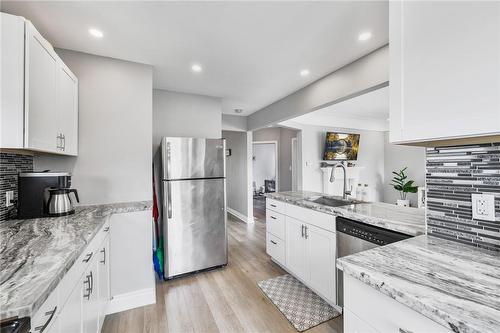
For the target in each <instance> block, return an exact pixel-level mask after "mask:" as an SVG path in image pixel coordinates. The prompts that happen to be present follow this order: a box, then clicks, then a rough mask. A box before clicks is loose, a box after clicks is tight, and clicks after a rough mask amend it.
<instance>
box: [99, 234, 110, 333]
mask: <svg viewBox="0 0 500 333" xmlns="http://www.w3.org/2000/svg"><path fill="white" fill-rule="evenodd" d="M98 258H99V265H98V276H99V278H98V280H99V288H98V289H99V330H100V328H101V327H102V324H103V323H104V317H105V316H106V306H107V305H108V301H109V237H106V239H105V240H104V242H103V243H102V245H101V247H100V249H99V256H98Z"/></svg>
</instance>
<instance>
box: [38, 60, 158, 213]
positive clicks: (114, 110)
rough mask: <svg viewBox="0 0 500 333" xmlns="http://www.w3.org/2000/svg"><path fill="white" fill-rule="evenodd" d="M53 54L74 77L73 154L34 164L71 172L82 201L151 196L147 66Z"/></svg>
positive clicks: (41, 157) (40, 158)
mask: <svg viewBox="0 0 500 333" xmlns="http://www.w3.org/2000/svg"><path fill="white" fill-rule="evenodd" d="M57 53H58V54H59V55H60V56H61V58H62V59H63V61H64V62H65V63H66V64H67V65H68V67H69V68H70V69H71V70H72V71H73V72H74V73H75V75H76V76H77V77H78V80H79V101H78V106H79V149H78V154H79V155H78V156H77V157H64V156H56V155H39V156H36V157H35V158H34V168H35V169H36V170H44V169H51V170H60V171H69V172H71V173H72V174H73V178H72V183H73V184H72V185H73V187H74V188H77V189H78V192H79V194H80V201H81V203H82V204H103V203H113V202H126V201H139V200H151V199H152V194H151V158H152V156H151V137H152V125H151V124H152V91H153V87H152V85H153V75H152V67H151V66H147V65H142V64H137V63H133V62H128V61H122V60H116V59H112V58H105V57H100V56H95V55H89V54H85V53H80V52H74V51H67V50H57Z"/></svg>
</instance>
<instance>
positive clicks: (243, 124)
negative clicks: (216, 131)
mask: <svg viewBox="0 0 500 333" xmlns="http://www.w3.org/2000/svg"><path fill="white" fill-rule="evenodd" d="M247 127H248V126H247V117H245V116H234V115H231V114H222V130H223V131H246V130H247Z"/></svg>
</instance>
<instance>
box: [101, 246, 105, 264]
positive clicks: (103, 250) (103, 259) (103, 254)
mask: <svg viewBox="0 0 500 333" xmlns="http://www.w3.org/2000/svg"><path fill="white" fill-rule="evenodd" d="M101 253H102V260H101V261H100V263H101V264H106V248H105V247H103V248H102V250H101Z"/></svg>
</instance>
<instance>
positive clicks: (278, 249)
mask: <svg viewBox="0 0 500 333" xmlns="http://www.w3.org/2000/svg"><path fill="white" fill-rule="evenodd" d="M266 252H267V254H269V255H270V256H271V257H272V258H273V259H274V260H276V261H277V262H279V263H280V264H282V265H283V266H284V265H286V261H285V242H284V241H282V240H281V239H279V238H278V237H276V236H273V235H272V234H270V233H268V232H267V233H266Z"/></svg>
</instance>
